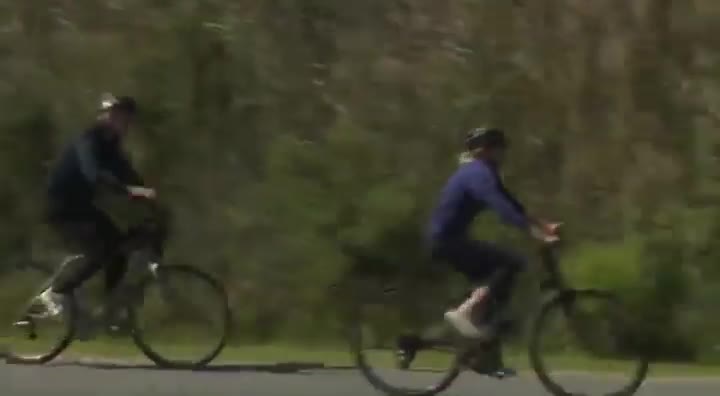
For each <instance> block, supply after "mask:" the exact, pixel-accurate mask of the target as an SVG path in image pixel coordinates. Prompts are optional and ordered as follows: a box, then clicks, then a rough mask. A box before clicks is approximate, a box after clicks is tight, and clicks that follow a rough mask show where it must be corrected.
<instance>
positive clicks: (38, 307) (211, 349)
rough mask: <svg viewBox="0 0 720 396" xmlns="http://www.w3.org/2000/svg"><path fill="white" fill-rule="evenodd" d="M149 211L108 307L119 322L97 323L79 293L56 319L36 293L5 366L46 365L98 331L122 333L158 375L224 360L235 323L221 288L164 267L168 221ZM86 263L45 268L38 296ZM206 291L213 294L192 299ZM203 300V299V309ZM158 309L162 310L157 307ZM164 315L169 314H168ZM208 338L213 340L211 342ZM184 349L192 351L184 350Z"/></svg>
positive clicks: (17, 324)
mask: <svg viewBox="0 0 720 396" xmlns="http://www.w3.org/2000/svg"><path fill="white" fill-rule="evenodd" d="M149 207H150V209H151V210H150V216H148V217H147V218H145V219H144V220H143V221H141V222H140V223H139V224H138V225H137V226H134V227H131V228H130V229H129V230H128V231H127V232H126V234H125V237H124V239H123V242H122V243H121V248H120V249H121V251H123V252H126V253H128V256H127V257H130V259H129V263H128V264H129V270H128V273H127V274H125V276H124V279H123V282H122V283H121V285H120V286H119V287H118V289H117V290H116V292H114V293H113V296H114V298H111V299H110V301H106V304H105V312H114V313H115V314H114V315H113V316H112V317H111V318H105V319H106V320H103V319H98V318H97V315H95V314H93V313H91V312H89V310H88V309H87V308H85V307H83V304H81V302H82V301H83V298H79V297H78V292H74V293H72V294H69V295H67V296H66V297H64V299H63V312H62V314H60V316H58V317H52V316H51V315H50V314H49V313H48V312H47V309H46V308H45V306H44V305H43V304H42V302H40V301H39V294H40V293H36V294H34V297H32V298H31V299H30V301H29V302H28V303H27V304H26V305H25V306H24V307H23V308H22V310H21V312H20V314H19V315H18V316H19V319H17V320H15V321H14V322H13V328H15V329H17V330H19V331H20V339H19V340H17V339H15V340H14V342H12V343H11V345H9V346H8V350H7V351H6V353H5V354H6V360H7V361H8V362H11V363H26V364H27V363H31V364H45V363H48V362H50V361H52V360H53V359H55V358H56V357H58V356H59V355H60V354H61V353H62V352H63V351H65V350H66V349H67V348H68V347H69V346H70V344H71V343H72V342H73V341H75V340H77V339H78V338H80V340H82V341H88V340H91V339H93V338H94V336H95V335H97V331H96V329H93V328H97V327H100V326H103V327H105V328H106V330H108V331H109V332H110V333H111V334H112V333H114V334H115V335H118V334H119V333H121V330H123V329H125V330H127V332H129V335H130V336H131V337H132V339H133V341H134V343H135V345H136V346H137V347H138V348H139V349H140V351H141V352H142V353H143V354H144V355H145V356H146V357H148V358H149V359H150V360H151V361H153V362H154V363H155V364H157V365H158V366H160V367H165V368H189V369H192V368H199V367H203V366H205V365H207V364H208V363H210V362H211V361H212V360H214V359H215V358H216V357H217V356H218V355H219V354H220V352H221V351H222V350H223V348H224V346H225V344H226V341H227V337H228V334H229V332H230V322H231V318H230V316H231V314H230V307H229V302H228V298H227V294H226V292H225V289H224V287H223V285H222V284H221V283H220V282H218V281H217V280H216V279H214V278H213V277H211V276H210V275H208V274H206V273H205V272H203V271H201V270H199V269H196V268H193V267H190V266H185V265H164V264H161V258H162V245H163V242H164V240H165V238H166V237H167V216H166V215H165V211H164V210H163V209H161V208H160V206H158V205H157V204H151V205H149ZM83 259H84V257H83V256H82V255H70V256H67V257H66V258H65V259H64V260H63V261H62V263H61V265H60V266H59V268H58V270H57V271H54V274H52V273H50V271H51V270H50V269H47V268H46V273H48V274H49V275H50V276H49V279H48V280H47V281H46V282H45V283H44V284H43V285H42V287H40V289H39V290H40V292H42V291H44V290H46V289H47V288H48V287H49V286H50V285H51V284H52V282H53V280H54V279H55V278H56V277H57V276H60V275H61V274H62V273H63V270H65V269H66V268H67V267H69V266H71V265H73V264H74V263H77V262H78V260H83ZM28 265H30V267H32V268H33V269H34V270H38V269H39V270H42V269H43V268H45V267H44V266H42V265H39V264H37V263H29V264H28ZM136 268H143V269H144V271H135V269H136ZM134 271H135V272H139V273H134ZM133 275H137V276H135V278H137V279H136V281H135V282H131V281H129V280H128V279H131V278H133ZM203 289H204V290H205V291H206V292H209V294H206V295H199V294H198V293H195V292H197V291H198V290H201V291H202V290H203ZM203 297H204V298H205V299H204V300H202V301H201V299H202V298H203ZM153 303H159V304H157V305H158V306H155V305H153ZM163 308H169V309H167V310H166V311H165V310H163ZM145 311H149V312H145ZM145 313H147V314H148V316H149V317H150V322H160V324H161V325H162V326H160V328H159V329H158V330H157V331H154V330H152V329H148V328H146V327H145V326H144V324H145V323H144V322H145V321H144V320H143V319H145V318H144V316H143V314H145ZM197 319H200V322H199V323H192V324H190V323H189V320H197ZM165 321H166V322H165ZM41 325H42V326H50V329H49V330H46V329H45V327H41ZM193 325H199V326H200V327H202V328H203V332H202V333H200V335H199V336H198V335H196V334H193V333H191V332H190V330H191V329H192V326H193ZM53 326H54V327H53ZM88 327H90V331H89V333H88V331H87V328H88ZM82 330H86V331H82ZM210 331H211V332H212V334H210V336H208V333H209V332H210ZM78 333H86V334H85V335H84V337H77V336H78V335H81V334H78ZM121 335H122V334H121ZM153 335H159V336H160V337H161V340H162V342H160V343H158V344H153V343H152V342H150V341H149V339H151V337H152V336H153ZM173 335H174V336H175V337H174V339H172V342H171V343H165V341H168V340H167V339H168V338H173V337H172V336H173ZM43 340H49V343H50V344H49V346H48V347H45V346H38V344H39V342H40V341H43ZM201 340H211V342H210V343H209V346H208V347H207V349H205V348H202V350H201V351H200V353H197V351H196V349H198V343H199V342H200V341H201ZM183 341H189V342H190V343H191V344H190V345H183V344H182V342H183ZM166 344H167V345H166ZM25 346H29V347H31V349H33V352H30V353H28V354H26V353H24V352H21V351H20V349H21V347H25ZM165 346H168V347H169V348H170V349H169V351H162V352H161V351H160V349H162V348H163V347H165ZM171 355H172V356H171ZM175 355H177V356H175ZM188 355H190V356H188Z"/></svg>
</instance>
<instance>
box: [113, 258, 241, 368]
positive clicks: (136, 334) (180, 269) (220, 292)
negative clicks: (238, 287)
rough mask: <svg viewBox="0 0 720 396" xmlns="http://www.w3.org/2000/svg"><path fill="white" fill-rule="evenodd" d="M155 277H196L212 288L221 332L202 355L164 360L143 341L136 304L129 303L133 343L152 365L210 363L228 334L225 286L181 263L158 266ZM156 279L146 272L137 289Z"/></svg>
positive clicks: (228, 320)
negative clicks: (146, 274)
mask: <svg viewBox="0 0 720 396" xmlns="http://www.w3.org/2000/svg"><path fill="white" fill-rule="evenodd" d="M157 273H158V274H159V275H158V276H166V277H167V276H172V274H183V275H185V276H188V275H189V276H191V277H194V278H196V279H197V280H200V281H202V282H205V283H206V284H207V285H209V286H210V287H211V288H212V290H213V291H214V292H215V294H216V295H217V296H218V297H219V298H218V302H217V303H218V304H220V307H219V309H220V310H221V311H222V321H223V324H222V334H221V336H220V338H219V340H218V341H217V344H216V345H215V346H214V347H213V348H212V349H211V350H210V351H209V352H208V353H207V354H205V355H204V356H202V357H200V358H198V359H193V360H190V361H187V360H183V361H179V360H173V359H167V358H166V357H164V356H162V354H160V353H158V352H157V351H156V350H155V349H153V347H152V346H151V345H150V344H149V343H148V342H147V341H146V340H145V338H144V333H143V331H142V329H140V328H139V327H138V326H137V312H136V306H135V305H134V304H131V305H130V306H128V309H127V312H128V315H129V319H130V323H131V326H132V338H133V341H134V342H135V344H136V345H137V346H138V348H139V349H140V350H141V351H142V353H143V354H144V355H145V356H147V357H148V359H150V360H152V361H153V362H154V363H155V364H157V365H158V366H159V367H163V368H173V369H197V368H202V367H204V366H206V365H207V364H209V363H210V362H212V361H213V360H214V359H215V358H216V357H217V356H218V355H219V354H220V353H221V352H222V350H223V349H224V348H225V345H226V343H227V339H228V335H229V334H230V327H231V312H230V304H229V301H228V298H227V293H226V292H225V288H224V287H223V285H222V284H221V283H220V282H218V281H217V280H215V278H213V277H211V276H210V275H208V274H206V273H205V272H202V271H200V270H198V269H196V268H193V267H189V266H183V265H168V266H160V267H158V269H157ZM156 281H157V278H156V277H154V276H152V275H148V276H147V277H145V278H144V280H143V281H142V282H141V283H140V286H139V287H140V289H141V294H140V295H145V293H146V291H147V289H148V288H149V287H150V286H152V285H153V284H154V283H155V282H156Z"/></svg>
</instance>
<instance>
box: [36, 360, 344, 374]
mask: <svg viewBox="0 0 720 396" xmlns="http://www.w3.org/2000/svg"><path fill="white" fill-rule="evenodd" d="M46 366H50V367H76V368H88V369H94V370H123V371H126V370H143V371H184V372H195V373H198V372H200V373H243V372H246V373H268V374H311V373H312V372H317V371H320V370H324V371H327V370H334V369H340V368H339V367H330V366H327V365H325V364H323V363H319V362H278V363H218V364H212V365H208V366H205V367H197V368H183V367H160V366H157V365H154V364H152V363H135V362H115V361H102V360H97V361H92V360H84V359H78V360H64V361H57V362H53V363H49V364H47V365H46Z"/></svg>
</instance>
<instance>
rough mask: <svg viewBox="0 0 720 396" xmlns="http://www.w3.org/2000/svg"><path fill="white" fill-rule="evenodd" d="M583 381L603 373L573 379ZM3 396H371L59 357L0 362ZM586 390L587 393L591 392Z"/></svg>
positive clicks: (714, 384)
mask: <svg viewBox="0 0 720 396" xmlns="http://www.w3.org/2000/svg"><path fill="white" fill-rule="evenodd" d="M572 380H573V381H578V382H581V383H583V385H584V386H590V387H594V386H595V385H594V384H597V385H598V386H602V385H607V384H606V382H607V381H609V379H603V378H583V377H577V378H573V379H572ZM0 389H2V395H3V396H47V395H55V396H97V395H103V396H150V395H152V396H160V395H168V396H169V395H172V396H186V395H187V396H191V395H192V396H243V395H247V396H338V395H344V396H373V395H378V393H377V392H376V391H375V390H373V389H372V388H370V386H369V385H368V384H367V383H366V382H365V380H364V379H363V378H362V377H361V376H360V375H359V374H358V373H357V372H356V371H354V370H350V369H341V368H337V369H332V368H322V367H315V368H310V367H305V368H304V369H300V370H298V369H297V367H293V366H292V365H286V366H283V365H279V366H278V365H276V366H270V365H268V366H260V365H258V366H252V365H236V366H232V365H226V366H219V367H214V368H211V369H207V370H205V371H196V372H190V371H172V370H160V369H156V368H154V367H151V366H142V365H122V364H113V363H104V364H103V363H97V362H96V363H87V362H86V363H82V362H65V363H58V364H54V365H51V366H42V367H40V366H26V365H13V364H5V363H0ZM598 389H599V388H598ZM591 394H592V393H591ZM443 395H447V396H468V395H479V396H480V395H482V396H486V395H497V396H501V395H523V396H543V395H546V393H545V392H544V391H543V389H542V388H541V387H540V385H539V384H538V382H537V381H536V380H535V378H533V377H532V375H531V374H529V373H528V374H524V375H521V376H520V377H519V378H516V379H512V380H506V381H502V382H498V381H495V380H490V379H485V378H482V377H478V376H475V375H472V374H465V375H464V376H463V377H461V378H460V379H459V380H458V381H457V382H456V383H455V384H453V386H452V387H451V388H450V389H449V390H448V391H447V392H446V393H444V394H443ZM637 395H638V396H681V395H691V396H717V395H720V377H718V378H710V377H708V378H687V379H683V378H675V379H672V378H663V379H650V380H649V381H648V382H647V383H646V384H645V386H644V387H643V388H642V390H641V391H640V392H639V393H638V394H637Z"/></svg>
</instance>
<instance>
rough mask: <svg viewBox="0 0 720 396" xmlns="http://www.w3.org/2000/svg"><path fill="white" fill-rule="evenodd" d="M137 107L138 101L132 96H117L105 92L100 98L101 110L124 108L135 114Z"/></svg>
mask: <svg viewBox="0 0 720 396" xmlns="http://www.w3.org/2000/svg"><path fill="white" fill-rule="evenodd" d="M137 107H138V106H137V102H136V101H135V99H134V98H133V97H131V96H120V97H115V96H113V95H112V94H104V95H103V96H102V97H101V99H100V111H110V110H122V111H125V112H127V113H129V114H135V113H137Z"/></svg>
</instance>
